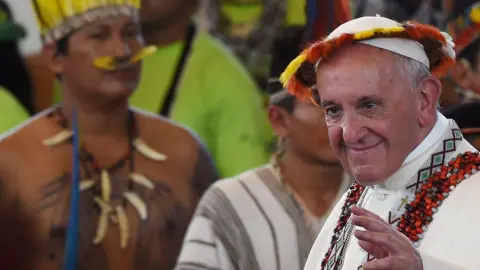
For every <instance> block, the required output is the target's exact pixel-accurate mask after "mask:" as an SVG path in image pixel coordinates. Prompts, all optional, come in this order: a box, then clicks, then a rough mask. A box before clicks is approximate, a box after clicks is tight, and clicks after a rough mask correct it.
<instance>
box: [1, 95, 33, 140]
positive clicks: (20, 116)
mask: <svg viewBox="0 0 480 270" xmlns="http://www.w3.org/2000/svg"><path fill="white" fill-rule="evenodd" d="M28 118H29V115H28V112H27V110H25V108H24V107H23V106H22V104H20V102H18V101H17V99H16V98H15V97H14V96H13V95H12V94H10V92H9V91H8V90H6V89H5V88H2V87H0V135H1V134H2V133H4V132H6V131H8V130H10V129H12V128H14V127H16V126H18V125H20V124H21V123H23V122H24V121H26V120H27V119H28Z"/></svg>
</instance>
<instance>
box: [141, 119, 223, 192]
mask: <svg viewBox="0 0 480 270" xmlns="http://www.w3.org/2000/svg"><path fill="white" fill-rule="evenodd" d="M135 116H136V119H137V123H138V129H139V135H140V137H141V138H142V139H143V140H145V141H146V143H147V144H149V145H150V146H152V147H153V148H154V149H155V150H157V151H160V152H162V153H163V154H166V156H167V157H168V160H167V162H168V164H169V168H171V169H172V170H173V171H176V172H177V173H181V174H184V175H185V176H186V177H187V179H189V183H190V184H191V186H192V187H193V190H194V191H195V198H196V200H198V199H199V198H200V197H201V195H202V194H203V192H205V190H206V189H207V188H208V187H209V186H210V185H211V184H212V183H213V182H215V181H216V180H217V179H218V178H219V176H218V172H217V170H216V168H215V165H214V163H213V161H212V158H211V157H210V154H209V153H208V151H207V150H206V149H205V147H204V146H203V144H202V142H201V141H200V140H199V139H198V138H197V136H196V135H195V134H194V133H193V132H191V131H189V130H188V129H187V128H185V127H182V126H181V125H178V124H176V123H173V122H172V121H170V120H167V119H165V118H163V117H159V116H157V115H153V114H149V113H145V112H142V111H139V110H135Z"/></svg>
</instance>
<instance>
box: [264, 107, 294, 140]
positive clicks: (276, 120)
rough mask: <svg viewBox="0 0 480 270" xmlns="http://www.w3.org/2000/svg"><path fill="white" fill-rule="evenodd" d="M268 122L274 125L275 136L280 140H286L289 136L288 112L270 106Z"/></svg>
mask: <svg viewBox="0 0 480 270" xmlns="http://www.w3.org/2000/svg"><path fill="white" fill-rule="evenodd" d="M268 120H269V121H270V125H272V128H273V130H274V131H275V134H276V135H277V137H279V138H286V137H288V136H289V135H290V134H289V128H288V127H289V120H290V119H289V114H288V112H287V111H286V110H285V109H283V108H280V107H278V106H275V105H273V106H270V107H269V108H268Z"/></svg>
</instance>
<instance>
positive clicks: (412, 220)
mask: <svg viewBox="0 0 480 270" xmlns="http://www.w3.org/2000/svg"><path fill="white" fill-rule="evenodd" d="M478 166H480V156H479V153H478V152H475V153H472V152H466V153H464V154H459V155H458V156H457V157H456V158H454V159H452V160H451V161H450V162H449V163H448V166H446V165H443V166H442V167H440V170H438V171H436V172H435V173H433V174H432V175H431V176H430V177H429V178H428V179H427V181H426V182H425V183H424V184H423V185H422V187H421V188H420V189H419V190H417V192H416V193H415V199H414V200H413V201H412V202H410V203H409V204H407V205H405V213H404V214H403V215H402V216H401V218H400V222H399V223H398V224H397V230H398V231H400V232H402V233H403V234H404V235H405V236H407V237H408V238H409V239H410V240H411V241H412V242H413V244H414V245H415V246H416V247H418V246H419V245H420V240H421V239H422V238H423V232H424V231H425V230H426V229H427V226H428V225H429V224H430V223H431V222H432V220H433V215H434V214H435V213H436V212H437V209H438V207H439V206H440V205H441V204H442V202H443V200H445V199H446V198H447V197H448V195H449V194H450V193H451V192H453V191H454V190H455V187H456V186H457V185H458V184H459V183H461V182H462V181H463V180H465V179H467V178H468V177H470V176H471V175H473V174H475V173H476V172H477V171H478Z"/></svg>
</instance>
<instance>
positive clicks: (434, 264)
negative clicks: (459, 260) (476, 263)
mask: <svg viewBox="0 0 480 270" xmlns="http://www.w3.org/2000/svg"><path fill="white" fill-rule="evenodd" d="M419 253H420V256H421V257H422V261H423V270H470V269H468V268H465V267H462V266H458V265H454V264H451V263H448V262H445V261H442V260H440V259H439V258H436V257H434V256H432V255H430V254H428V253H427V252H425V251H422V250H419Z"/></svg>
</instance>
